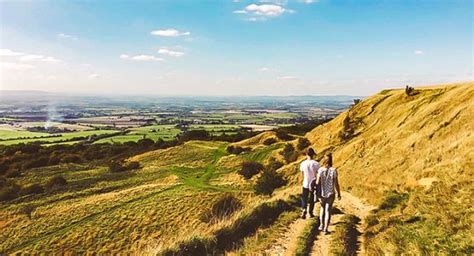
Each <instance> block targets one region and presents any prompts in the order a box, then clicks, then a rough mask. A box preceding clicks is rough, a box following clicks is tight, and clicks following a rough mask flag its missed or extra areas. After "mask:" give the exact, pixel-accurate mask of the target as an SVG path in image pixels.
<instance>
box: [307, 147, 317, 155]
mask: <svg viewBox="0 0 474 256" xmlns="http://www.w3.org/2000/svg"><path fill="white" fill-rule="evenodd" d="M306 154H307V155H308V156H310V157H313V156H315V155H316V151H314V149H313V148H308V151H306Z"/></svg>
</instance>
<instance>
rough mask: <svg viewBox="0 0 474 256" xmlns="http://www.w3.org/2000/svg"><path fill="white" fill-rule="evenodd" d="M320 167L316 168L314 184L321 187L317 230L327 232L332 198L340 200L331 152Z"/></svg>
mask: <svg viewBox="0 0 474 256" xmlns="http://www.w3.org/2000/svg"><path fill="white" fill-rule="evenodd" d="M322 165H323V166H322V167H321V168H319V170H318V175H317V178H316V184H319V185H320V187H321V197H320V198H319V201H320V202H321V209H320V211H319V221H320V226H319V230H321V231H324V233H325V234H329V233H330V232H329V230H328V226H329V223H330V221H331V210H332V204H333V203H334V198H335V196H337V199H338V200H341V190H340V188H339V180H338V175H337V170H336V168H334V167H332V154H326V155H325V156H324V159H323V161H322Z"/></svg>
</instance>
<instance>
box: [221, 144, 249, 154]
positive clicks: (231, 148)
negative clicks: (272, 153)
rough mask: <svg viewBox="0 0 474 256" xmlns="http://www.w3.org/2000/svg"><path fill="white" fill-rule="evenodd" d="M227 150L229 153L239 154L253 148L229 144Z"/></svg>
mask: <svg viewBox="0 0 474 256" xmlns="http://www.w3.org/2000/svg"><path fill="white" fill-rule="evenodd" d="M226 150H227V152H228V153H229V154H234V155H239V154H240V153H242V152H248V151H251V149H250V148H248V147H241V146H232V145H230V146H228V147H227V148H226Z"/></svg>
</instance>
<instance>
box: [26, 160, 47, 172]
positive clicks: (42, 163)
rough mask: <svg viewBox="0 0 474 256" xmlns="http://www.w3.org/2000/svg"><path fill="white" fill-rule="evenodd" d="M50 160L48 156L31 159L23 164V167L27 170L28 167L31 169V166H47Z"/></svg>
mask: <svg viewBox="0 0 474 256" xmlns="http://www.w3.org/2000/svg"><path fill="white" fill-rule="evenodd" d="M48 161H49V159H48V158H47V157H40V158H35V159H31V160H29V161H27V162H26V163H24V164H23V166H22V169H23V170H26V169H31V168H37V167H43V166H47V165H48Z"/></svg>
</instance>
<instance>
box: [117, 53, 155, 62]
mask: <svg viewBox="0 0 474 256" xmlns="http://www.w3.org/2000/svg"><path fill="white" fill-rule="evenodd" d="M120 58H121V59H124V60H134V61H163V59H162V58H158V57H156V56H153V55H143V54H142V55H135V56H129V55H127V54H121V55H120Z"/></svg>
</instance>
